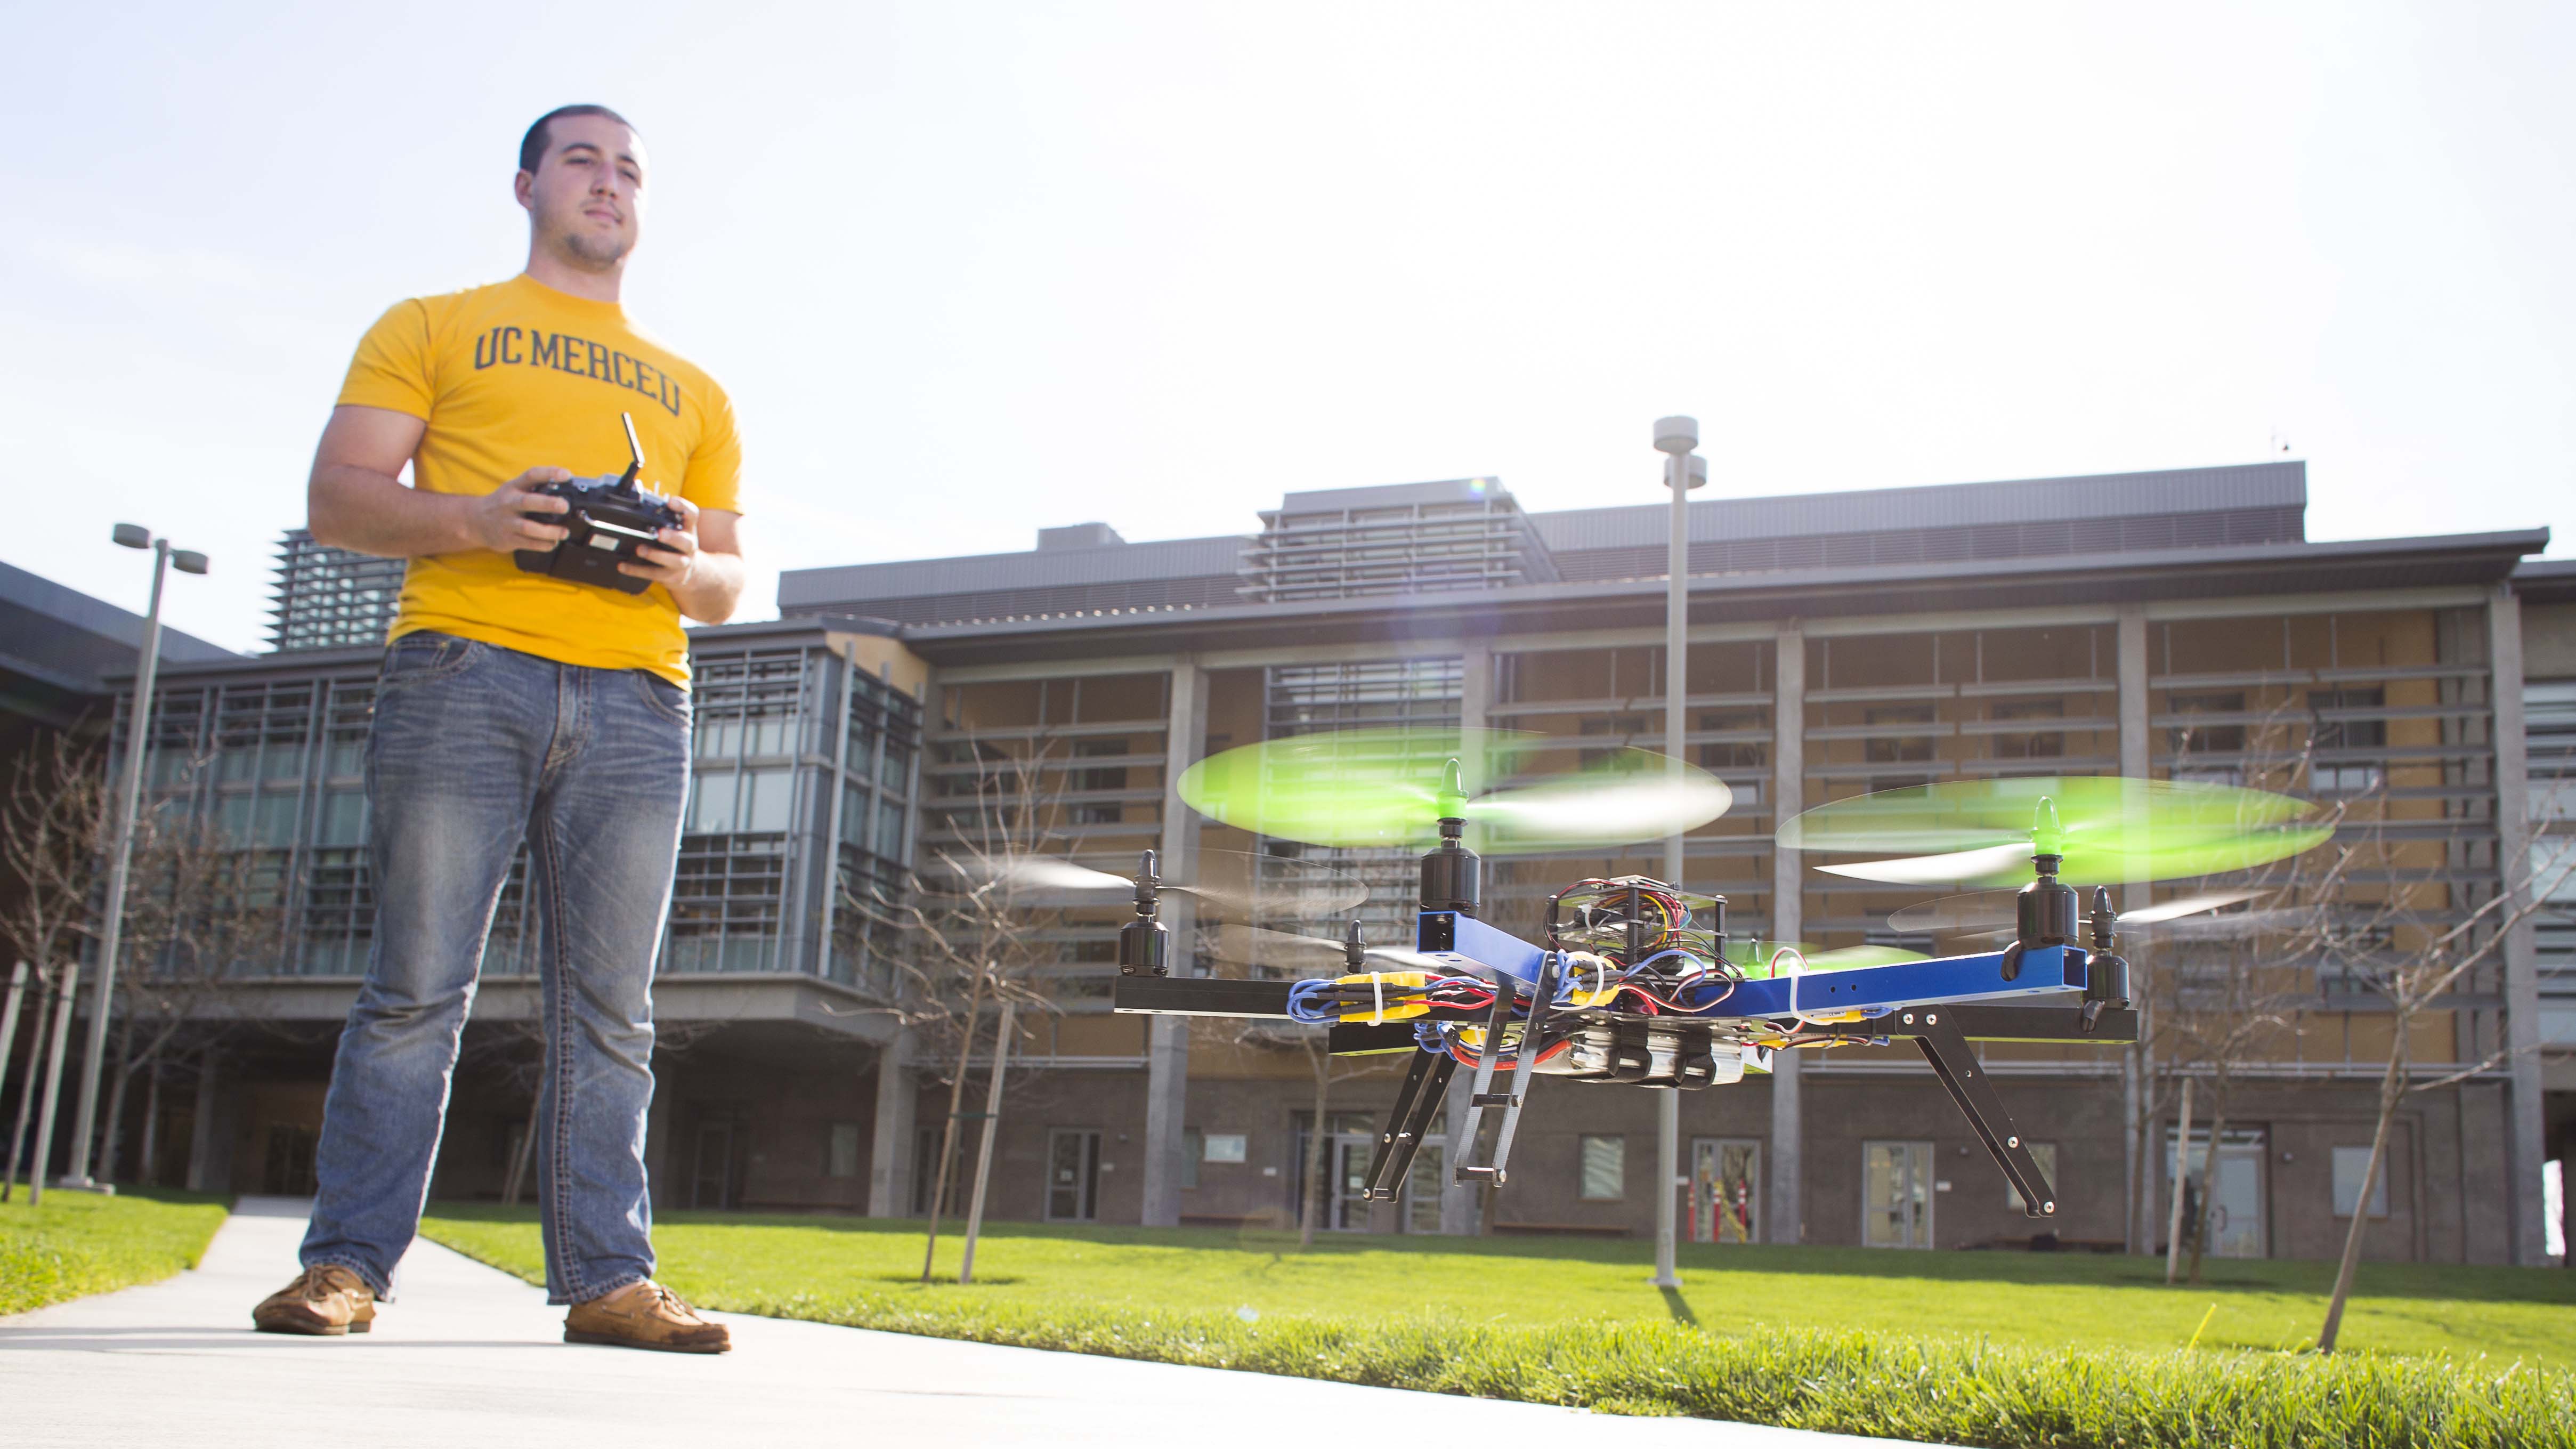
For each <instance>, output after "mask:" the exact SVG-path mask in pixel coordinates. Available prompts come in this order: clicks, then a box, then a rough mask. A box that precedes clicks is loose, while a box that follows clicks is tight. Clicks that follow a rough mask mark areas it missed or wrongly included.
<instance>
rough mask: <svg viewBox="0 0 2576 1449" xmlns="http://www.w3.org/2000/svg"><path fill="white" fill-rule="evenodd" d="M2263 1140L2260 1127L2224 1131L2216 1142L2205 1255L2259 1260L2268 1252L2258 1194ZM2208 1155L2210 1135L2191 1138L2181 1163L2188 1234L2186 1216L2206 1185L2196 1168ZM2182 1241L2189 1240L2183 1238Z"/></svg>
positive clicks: (2169, 1144) (2168, 1163)
mask: <svg viewBox="0 0 2576 1449" xmlns="http://www.w3.org/2000/svg"><path fill="white" fill-rule="evenodd" d="M2264 1142H2265V1137H2264V1133H2263V1129H2262V1128H2260V1127H2248V1128H2241V1129H2240V1128H2229V1129H2228V1132H2227V1136H2226V1138H2225V1139H2224V1140H2223V1141H2221V1142H2220V1143H2219V1144H2218V1163H2217V1172H2218V1190H2217V1192H2216V1193H2215V1194H2214V1195H2212V1196H2211V1198H2210V1201H2209V1256H2211V1257H2213V1258H2260V1257H2263V1256H2265V1255H2266V1254H2268V1253H2269V1252H2270V1251H2271V1248H2270V1234H2269V1232H2268V1231H2267V1230H2266V1224H2267V1223H2268V1221H2269V1220H2270V1214H2269V1213H2267V1212H2266V1211H2265V1205H2264V1196H2263V1155H2264ZM2173 1147H2174V1134H2173V1132H2172V1130H2171V1129H2167V1130H2166V1132H2165V1171H2166V1173H2167V1174H2168V1175H2167V1177H2166V1178H2165V1181H2166V1182H2168V1183H2170V1182H2172V1181H2173V1178H2172V1176H2171V1175H2170V1174H2171V1173H2172V1172H2173V1170H2174V1163H2173ZM2208 1151H2209V1134H2208V1133H2206V1132H2194V1133H2193V1134H2191V1151H2190V1153H2189V1155H2188V1157H2187V1158H2186V1159H2185V1164H2186V1166H2187V1167H2188V1168H2189V1170H2190V1182H2189V1186H2188V1187H2187V1189H2186V1191H2187V1192H2188V1194H2189V1195H2188V1196H2187V1197H2185V1198H2184V1199H2183V1212H2184V1223H2185V1227H2184V1229H2183V1231H2184V1232H2185V1233H2186V1234H2188V1233H2189V1232H2190V1227H2189V1222H2190V1214H2191V1212H2192V1210H2193V1209H2195V1208H2197V1207H2199V1206H2200V1198H2201V1194H2202V1193H2203V1192H2206V1191H2208V1187H2207V1184H2206V1183H2204V1182H2203V1181H2202V1178H2201V1164H2202V1161H2203V1159H2204V1156H2205V1154H2206V1153H2207V1152H2208ZM2185 1241H2189V1239H2188V1238H2186V1239H2185Z"/></svg>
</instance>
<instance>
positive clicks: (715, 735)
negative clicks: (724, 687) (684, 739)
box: [697, 713, 742, 760]
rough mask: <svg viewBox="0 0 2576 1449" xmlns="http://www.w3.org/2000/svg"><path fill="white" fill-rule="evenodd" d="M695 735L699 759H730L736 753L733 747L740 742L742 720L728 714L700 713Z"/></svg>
mask: <svg viewBox="0 0 2576 1449" xmlns="http://www.w3.org/2000/svg"><path fill="white" fill-rule="evenodd" d="M697 735H698V758H699V759H701V760H730V759H732V758H733V757H734V755H735V754H736V753H737V751H736V749H735V747H736V746H737V745H739V744H741V743H742V720H741V719H740V718H739V717H738V716H735V715H729V714H713V713H709V714H702V715H699V716H698V723H697Z"/></svg>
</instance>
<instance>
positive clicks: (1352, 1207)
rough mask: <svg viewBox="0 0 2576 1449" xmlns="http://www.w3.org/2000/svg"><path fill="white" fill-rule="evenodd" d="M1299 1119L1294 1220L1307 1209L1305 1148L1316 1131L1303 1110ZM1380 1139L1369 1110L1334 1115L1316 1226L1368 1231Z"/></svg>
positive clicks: (1291, 1187)
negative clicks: (1370, 1179)
mask: <svg viewBox="0 0 2576 1449" xmlns="http://www.w3.org/2000/svg"><path fill="white" fill-rule="evenodd" d="M1298 1119H1299V1120H1298V1123H1297V1175H1296V1177H1295V1179H1294V1180H1292V1181H1291V1182H1290V1183H1289V1191H1290V1194H1291V1196H1290V1199H1289V1218H1290V1221H1292V1222H1293V1221H1295V1220H1296V1219H1297V1218H1299V1217H1301V1216H1303V1215H1304V1213H1305V1210H1306V1151H1307V1148H1308V1147H1309V1145H1310V1143H1311V1140H1312V1134H1313V1130H1314V1129H1313V1121H1314V1119H1313V1118H1312V1117H1311V1116H1309V1115H1307V1114H1305V1113H1302V1112H1301V1113H1299V1114H1298ZM1377 1138H1378V1126H1377V1122H1376V1120H1375V1119H1373V1118H1371V1117H1370V1116H1369V1115H1368V1114H1367V1113H1365V1112H1335V1113H1334V1114H1333V1116H1332V1135H1331V1136H1329V1137H1327V1138H1325V1139H1324V1194H1323V1196H1324V1220H1323V1222H1321V1223H1320V1224H1318V1225H1317V1226H1319V1227H1322V1228H1324V1229H1327V1230H1329V1231H1332V1232H1366V1231H1368V1225H1369V1201H1368V1170H1369V1160H1370V1158H1371V1157H1373V1156H1375V1155H1376V1152H1377ZM1437 1211H1438V1210H1437V1209H1436V1208H1435V1209H1434V1213H1435V1216H1436V1214H1437Z"/></svg>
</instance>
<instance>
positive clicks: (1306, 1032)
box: [1234, 1020, 1375, 1248]
mask: <svg viewBox="0 0 2576 1449" xmlns="http://www.w3.org/2000/svg"><path fill="white" fill-rule="evenodd" d="M1330 1035H1331V1028H1329V1027H1323V1026H1304V1025H1300V1024H1298V1023H1295V1022H1287V1021H1261V1020H1256V1021H1252V1022H1248V1023H1247V1024H1245V1025H1244V1026H1243V1027H1242V1028H1241V1029H1240V1030H1238V1031H1237V1032H1236V1033H1235V1037H1234V1040H1235V1043H1236V1045H1238V1046H1245V1047H1252V1048H1255V1049H1258V1050H1263V1051H1293V1052H1298V1053H1300V1054H1302V1055H1303V1056H1304V1057H1305V1059H1306V1067H1307V1071H1308V1073H1309V1074H1310V1075H1311V1077H1312V1079H1313V1081H1314V1084H1315V1096H1314V1108H1313V1111H1314V1125H1313V1128H1312V1130H1310V1131H1308V1132H1307V1134H1306V1171H1305V1190H1304V1191H1303V1192H1302V1193H1301V1194H1299V1202H1298V1204H1297V1246H1299V1247H1301V1248H1311V1247H1313V1246H1314V1245H1315V1230H1316V1228H1317V1227H1319V1226H1320V1225H1321V1224H1322V1223H1323V1220H1324V1171H1325V1169H1326V1167H1327V1166H1329V1163H1328V1162H1327V1160H1326V1157H1325V1145H1326V1144H1327V1143H1328V1142H1329V1141H1330V1140H1331V1139H1332V1136H1333V1114H1332V1095H1333V1088H1334V1087H1335V1086H1337V1085H1339V1084H1340V1083H1343V1082H1348V1081H1354V1080H1357V1079H1358V1078H1361V1077H1364V1076H1368V1075H1370V1074H1371V1073H1372V1070H1373V1069H1374V1065H1375V1059H1374V1058H1367V1057H1362V1058H1353V1059H1345V1058H1341V1057H1336V1056H1334V1055H1333V1054H1332V1052H1331V1050H1330V1049H1329V1048H1328V1046H1327V1045H1326V1043H1327V1040H1328V1038H1329V1037H1330ZM1354 1063H1356V1064H1354Z"/></svg>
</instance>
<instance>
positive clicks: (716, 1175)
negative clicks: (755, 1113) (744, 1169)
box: [689, 1122, 733, 1208]
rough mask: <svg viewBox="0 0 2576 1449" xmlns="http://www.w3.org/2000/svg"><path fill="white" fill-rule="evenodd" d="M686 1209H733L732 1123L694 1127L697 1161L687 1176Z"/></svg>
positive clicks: (701, 1124)
mask: <svg viewBox="0 0 2576 1449" xmlns="http://www.w3.org/2000/svg"><path fill="white" fill-rule="evenodd" d="M689 1206H691V1207H693V1208H729V1207H732V1206H733V1124H732V1123H731V1122H702V1123H700V1124H698V1160H697V1165H696V1168H695V1170H694V1171H692V1172H691V1173H690V1175H689Z"/></svg>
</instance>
